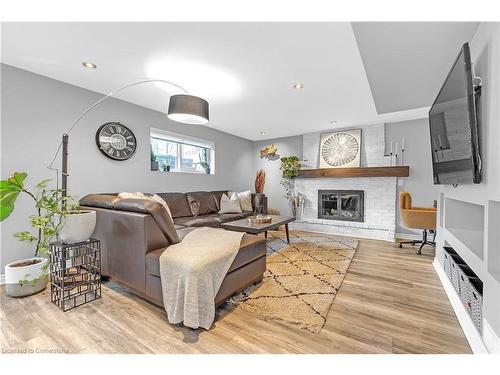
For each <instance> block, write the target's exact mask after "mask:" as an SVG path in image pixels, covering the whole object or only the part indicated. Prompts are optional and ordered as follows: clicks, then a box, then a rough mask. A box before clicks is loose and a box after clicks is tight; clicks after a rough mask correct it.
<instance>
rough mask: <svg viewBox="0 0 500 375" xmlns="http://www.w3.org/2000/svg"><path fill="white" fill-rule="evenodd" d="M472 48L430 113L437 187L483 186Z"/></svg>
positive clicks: (463, 51) (458, 60) (464, 51)
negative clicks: (473, 184)
mask: <svg viewBox="0 0 500 375" xmlns="http://www.w3.org/2000/svg"><path fill="white" fill-rule="evenodd" d="M474 80H475V77H474V74H473V69H472V62H471V58H470V49H469V44H468V43H465V44H464V45H463V46H462V49H461V50H460V53H459V54H458V56H457V58H456V60H455V63H454V64H453V67H452V68H451V70H450V72H449V73H448V76H447V77H446V80H445V81H444V83H443V85H442V86H441V89H440V90H439V93H438V95H437V97H436V100H435V101H434V103H433V104H432V107H431V109H430V111H429V125H430V136H431V149H432V168H433V176H434V184H440V185H457V184H472V183H475V184H478V183H480V182H481V156H480V150H479V129H478V128H479V126H478V116H477V110H476V108H477V104H478V102H477V101H478V99H479V96H480V93H481V91H480V89H481V86H480V85H474Z"/></svg>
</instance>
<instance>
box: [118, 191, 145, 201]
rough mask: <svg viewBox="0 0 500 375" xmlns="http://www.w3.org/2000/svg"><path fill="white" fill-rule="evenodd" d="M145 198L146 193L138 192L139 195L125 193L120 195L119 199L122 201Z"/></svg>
mask: <svg viewBox="0 0 500 375" xmlns="http://www.w3.org/2000/svg"><path fill="white" fill-rule="evenodd" d="M144 197H145V195H144V193H141V192H140V191H138V192H137V193H127V192H123V193H119V194H118V198H121V199H144Z"/></svg>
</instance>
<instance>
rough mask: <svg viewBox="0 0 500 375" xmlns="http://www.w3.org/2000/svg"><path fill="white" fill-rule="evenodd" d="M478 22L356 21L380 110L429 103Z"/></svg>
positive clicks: (374, 94) (356, 30)
mask: <svg viewBox="0 0 500 375" xmlns="http://www.w3.org/2000/svg"><path fill="white" fill-rule="evenodd" d="M478 26H479V22H353V24H352V27H353V30H354V34H355V36H356V40H357V42H358V46H359V50H360V52H361V57H362V59H363V63H364V66H365V70H366V74H367V76H368V81H369V82H370V87H371V90H372V94H373V98H374V100H375V105H376V107H377V111H378V112H379V113H387V112H394V111H402V110H407V109H411V108H415V107H424V106H429V105H431V104H432V102H433V101H434V99H435V97H436V95H437V94H438V92H439V89H440V87H441V85H442V83H443V81H444V79H445V77H446V75H447V74H448V72H449V70H450V69H451V67H452V65H453V62H454V61H455V58H456V57H457V55H458V52H459V51H460V48H461V47H462V45H463V44H464V43H465V42H469V41H470V40H471V39H472V37H473V35H474V33H475V32H476V30H477V27H478Z"/></svg>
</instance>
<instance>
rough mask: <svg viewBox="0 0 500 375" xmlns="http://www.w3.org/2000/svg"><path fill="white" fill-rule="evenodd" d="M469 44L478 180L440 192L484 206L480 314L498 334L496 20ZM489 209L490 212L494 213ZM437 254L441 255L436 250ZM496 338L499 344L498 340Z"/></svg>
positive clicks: (499, 74) (499, 73)
mask: <svg viewBox="0 0 500 375" xmlns="http://www.w3.org/2000/svg"><path fill="white" fill-rule="evenodd" d="M470 47H471V58H472V61H473V63H474V68H475V71H476V75H478V76H480V77H481V78H482V80H483V87H482V93H481V98H480V104H479V133H480V140H481V154H482V156H481V158H482V165H483V173H482V181H481V183H480V184H470V185H458V186H457V187H456V188H454V187H452V186H450V185H447V186H442V187H441V192H442V193H443V194H444V197H445V198H452V199H456V200H460V201H465V202H469V203H474V204H477V205H481V206H483V207H484V208H485V210H484V212H485V231H486V232H485V239H487V240H486V241H485V248H484V253H485V256H484V263H483V261H482V260H478V262H477V264H478V267H479V268H480V270H479V271H480V272H481V273H482V274H483V275H484V277H483V280H482V281H483V283H484V292H483V293H484V300H483V317H484V319H485V320H486V321H487V322H488V324H489V326H490V327H491V329H492V330H493V331H494V332H495V333H496V335H497V336H498V337H500V274H498V273H497V274H496V275H494V270H498V269H499V268H500V266H499V265H498V261H499V260H500V254H499V252H500V244H499V243H498V240H495V238H497V237H496V235H495V234H496V233H498V232H499V231H500V228H499V227H498V222H499V221H500V220H499V221H490V220H491V219H490V212H489V210H490V209H492V208H494V207H498V205H499V204H500V106H499V103H500V23H499V22H483V23H481V24H480V26H479V28H478V30H477V32H476V34H475V35H474V37H473V39H472V41H471V43H470ZM443 78H444V77H443ZM443 200H444V199H443ZM493 211H494V210H492V212H491V214H492V216H494V215H495V213H494V212H493ZM496 215H498V212H497V213H496ZM497 220H498V217H497ZM445 226H446V222H445ZM438 234H439V232H438ZM490 235H492V236H491V237H490ZM437 255H438V257H441V256H442V255H441V254H439V253H438V254H437ZM474 259H475V258H474ZM477 259H479V258H477ZM490 262H496V263H495V264H493V263H490ZM473 269H474V268H473ZM479 271H477V272H478V273H479ZM497 342H498V343H499V344H498V345H500V341H497Z"/></svg>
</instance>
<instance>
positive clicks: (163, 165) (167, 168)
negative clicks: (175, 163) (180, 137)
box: [160, 163, 170, 172]
mask: <svg viewBox="0 0 500 375" xmlns="http://www.w3.org/2000/svg"><path fill="white" fill-rule="evenodd" d="M160 168H161V170H162V171H163V172H170V165H169V164H168V163H161V167H160Z"/></svg>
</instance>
